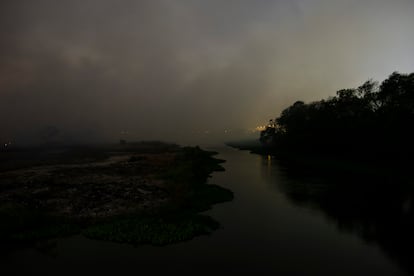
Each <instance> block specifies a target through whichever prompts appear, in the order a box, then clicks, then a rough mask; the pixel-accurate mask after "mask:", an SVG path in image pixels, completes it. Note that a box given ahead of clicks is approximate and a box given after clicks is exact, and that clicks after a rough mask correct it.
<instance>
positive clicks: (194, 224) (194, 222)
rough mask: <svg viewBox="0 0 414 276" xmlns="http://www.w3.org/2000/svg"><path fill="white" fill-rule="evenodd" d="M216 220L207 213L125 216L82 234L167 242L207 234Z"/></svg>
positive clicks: (126, 240) (131, 241) (215, 226)
mask: <svg viewBox="0 0 414 276" xmlns="http://www.w3.org/2000/svg"><path fill="white" fill-rule="evenodd" d="M218 228H219V223H218V222H216V221H215V220H213V219H212V218H210V217H208V216H203V215H192V216H185V217H172V218H161V217H158V218H129V219H121V220H115V221H112V222H109V223H105V224H98V225H95V226H92V227H89V228H87V229H86V230H85V231H83V234H84V235H85V236H86V237H88V238H91V239H98V240H106V241H113V242H120V243H128V244H135V245H138V244H152V245H167V244H171V243H177V242H181V241H186V240H190V239H192V238H194V237H195V236H198V235H205V234H210V233H211V232H213V231H214V230H216V229H218Z"/></svg>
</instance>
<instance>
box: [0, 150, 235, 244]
mask: <svg viewBox="0 0 414 276" xmlns="http://www.w3.org/2000/svg"><path fill="white" fill-rule="evenodd" d="M1 154H2V158H1V163H0V165H1V170H0V179H1V182H0V183H1V184H0V202H1V203H0V220H1V221H2V223H1V225H2V226H1V227H0V240H1V241H2V242H3V243H7V244H9V245H10V246H14V245H16V244H27V243H33V242H36V241H38V240H42V239H49V238H55V237H61V236H67V235H74V234H82V235H84V236H86V237H89V238H94V239H103V240H111V241H117V242H125V243H131V244H142V243H149V244H160V245H162V244H168V243H173V242H178V241H181V240H187V239H191V238H193V237H194V236H197V235H200V234H209V233H211V232H212V231H214V230H215V229H217V228H218V227H219V223H218V222H216V221H214V220H213V219H212V218H209V217H206V216H202V215H200V214H199V213H200V212H202V211H205V210H208V209H209V208H211V206H212V205H213V204H216V203H219V202H224V201H228V200H231V199H232V198H233V194H232V192H231V191H229V190H226V189H224V188H221V187H218V186H215V185H211V184H206V180H207V178H208V177H209V175H210V174H211V173H212V172H213V171H220V170H223V167H222V166H220V164H221V163H222V162H224V161H223V160H219V159H216V158H214V157H213V156H214V155H215V153H214V152H208V151H204V150H201V149H200V148H198V147H180V146H177V145H173V144H166V143H160V142H141V143H131V144H125V145H105V146H87V147H69V148H68V147H67V148H53V149H45V148H38V149H20V150H15V151H9V152H5V153H4V152H2V153H1ZM36 157H37V158H36Z"/></svg>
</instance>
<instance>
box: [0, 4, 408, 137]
mask: <svg viewBox="0 0 414 276" xmlns="http://www.w3.org/2000/svg"><path fill="white" fill-rule="evenodd" d="M413 27H414V1H412V0H392V1H391V0H387V1H384V0H346V1H345V0H343V1H339V0H284V1H282V0H275V1H272V0H148V1H145V0H140V1H135V0H124V1H121V0H70V1H69V0H68V1H56V0H36V1H33V0H27V1H24V0H1V2H0V116H1V118H0V123H1V129H0V139H16V140H19V139H20V140H21V141H23V140H24V139H28V137H30V138H33V137H36V135H38V133H40V132H41V130H42V129H43V128H44V127H47V126H56V127H58V128H59V129H60V130H61V133H62V135H63V136H65V137H67V138H69V137H72V138H73V139H75V137H76V138H85V139H86V138H88V139H98V140H99V139H119V137H120V132H121V131H123V130H128V131H129V134H128V135H129V136H130V138H128V139H161V140H170V141H176V140H177V141H179V140H180V139H181V138H182V136H183V135H184V136H187V133H190V132H194V131H196V132H197V131H205V130H210V131H211V132H220V133H221V132H223V131H224V129H229V128H233V129H237V128H239V129H247V128H252V127H255V126H256V125H260V124H263V123H265V122H267V120H268V119H270V118H273V117H276V116H277V115H278V114H279V113H280V111H281V110H282V109H283V108H285V107H287V106H289V105H290V104H292V103H293V102H295V101H296V100H304V101H306V102H308V101H314V100H320V99H322V98H326V97H328V96H332V95H334V94H335V92H336V91H337V90H339V89H341V88H351V87H356V86H358V85H360V84H362V83H363V82H364V81H365V80H367V79H370V78H373V79H375V80H379V81H381V80H383V79H384V78H386V77H387V76H388V75H389V74H391V73H392V72H393V71H399V72H401V73H409V72H413V71H414V31H413ZM188 137H190V136H188ZM115 141H116V140H115Z"/></svg>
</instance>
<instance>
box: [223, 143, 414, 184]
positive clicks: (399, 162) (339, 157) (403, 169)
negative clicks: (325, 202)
mask: <svg viewBox="0 0 414 276" xmlns="http://www.w3.org/2000/svg"><path fill="white" fill-rule="evenodd" d="M226 144H227V145H228V146H230V147H233V148H236V149H239V150H246V151H249V152H250V153H254V154H259V155H263V156H268V157H269V158H275V159H277V160H278V161H279V163H280V165H282V166H284V167H286V168H289V169H290V170H295V173H310V174H315V173H316V174H320V173H323V174H325V175H329V174H332V175H336V174H338V173H346V174H354V175H373V174H375V175H382V176H384V177H392V178H406V177H407V174H409V172H410V169H411V165H412V159H411V157H407V156H401V155H398V154H390V153H388V154H386V153H381V151H380V150H378V151H377V152H376V153H375V154H362V153H360V152H357V151H347V152H342V151H339V150H335V149H334V148H332V149H324V150H318V149H315V148H312V147H310V148H309V149H307V150H303V151H299V150H292V149H285V148H280V147H266V146H263V145H262V144H261V143H260V141H259V140H258V139H257V140H244V141H232V142H227V143H226Z"/></svg>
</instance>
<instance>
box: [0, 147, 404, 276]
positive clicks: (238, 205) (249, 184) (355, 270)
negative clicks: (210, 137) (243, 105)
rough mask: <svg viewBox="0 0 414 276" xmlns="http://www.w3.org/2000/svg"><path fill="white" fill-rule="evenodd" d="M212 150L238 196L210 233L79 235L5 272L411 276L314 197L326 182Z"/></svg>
mask: <svg viewBox="0 0 414 276" xmlns="http://www.w3.org/2000/svg"><path fill="white" fill-rule="evenodd" d="M214 150H217V151H219V153H220V154H219V155H218V157H219V158H221V159H225V160H226V163H225V164H224V167H225V169H226V171H225V172H217V173H214V174H213V176H212V178H210V180H209V182H210V183H213V184H217V185H220V186H222V187H225V188H228V189H231V190H232V191H233V192H234V196H235V198H234V200H233V201H232V202H227V203H223V204H218V205H215V206H214V207H213V209H212V210H210V211H208V212H206V214H208V215H210V216H211V217H213V218H214V219H215V220H217V221H218V222H220V224H221V228H220V229H219V230H217V231H215V232H214V233H212V234H211V235H210V236H201V237H197V238H195V239H193V240H191V241H188V242H184V243H180V244H175V245H169V246H164V247H156V246H149V245H145V246H138V247H134V246H130V245H124V244H116V243H111V242H100V241H93V240H89V239H86V238H83V237H80V236H76V237H71V238H66V239H62V240H57V241H54V242H51V243H50V244H45V245H44V246H43V247H41V248H37V249H25V250H17V251H14V252H11V253H9V254H6V256H1V257H2V262H1V263H2V268H1V270H2V271H5V272H7V273H6V274H3V273H2V275H12V274H19V275H20V274H22V275H25V274H27V275H33V274H41V275H78V274H82V275H84V274H94V275H122V274H128V275H146V274H151V275H158V274H164V273H179V274H184V275H186V274H192V275H213V274H215V275H222V274H231V275H233V274H234V275H237V274H239V275H240V274H242V275H247V274H251V273H257V275H276V274H277V275H408V272H407V269H406V268H404V269H403V267H404V266H401V265H400V263H401V261H400V260H399V259H398V256H397V257H395V254H391V253H390V252H387V250H384V246H382V245H381V243H380V242H376V241H375V239H371V240H370V239H364V238H363V237H362V236H361V235H360V234H358V233H360V232H361V231H359V232H358V231H356V230H355V229H354V228H355V227H354V228H352V227H348V226H347V225H346V221H354V219H353V218H351V219H350V220H349V219H347V218H346V214H343V212H335V211H332V210H329V208H326V209H323V208H321V207H320V206H322V205H323V204H319V205H318V202H319V203H320V200H319V201H318V200H311V199H309V198H310V197H312V194H315V193H316V194H318V191H319V190H318V189H323V187H321V185H318V184H312V185H314V186H312V188H309V187H308V186H309V185H311V184H309V183H307V182H306V179H305V180H303V179H293V178H292V177H291V176H289V174H288V173H287V171H286V169H285V168H284V167H283V166H281V165H280V164H279V163H278V162H277V161H276V160H275V159H274V158H271V157H263V156H259V155H254V154H250V153H248V152H246V151H238V150H235V149H232V148H228V147H220V148H214ZM292 186H295V187H302V188H303V187H308V188H307V189H302V190H301V189H290V188H289V187H292ZM303 190H304V191H305V192H303ZM292 191H293V192H292ZM301 191H302V193H304V194H301ZM319 194H320V193H319ZM319 199H320V198H319ZM348 202H349V204H351V205H352V204H353V202H352V199H349V200H348ZM318 206H319V207H318ZM323 206H334V205H332V204H331V205H326V204H325V205H323ZM338 213H340V214H342V215H343V216H345V218H344V220H343V221H345V222H344V223H341V219H338V218H336V217H335V215H336V214H338ZM338 217H339V216H338ZM342 224H344V225H342ZM356 225H358V224H356ZM362 225H363V224H362ZM361 227H363V226H361ZM356 228H358V227H356ZM350 229H351V230H350ZM352 229H353V230H352ZM362 232H363V231H362ZM390 256H393V257H390ZM403 263H404V262H403Z"/></svg>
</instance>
